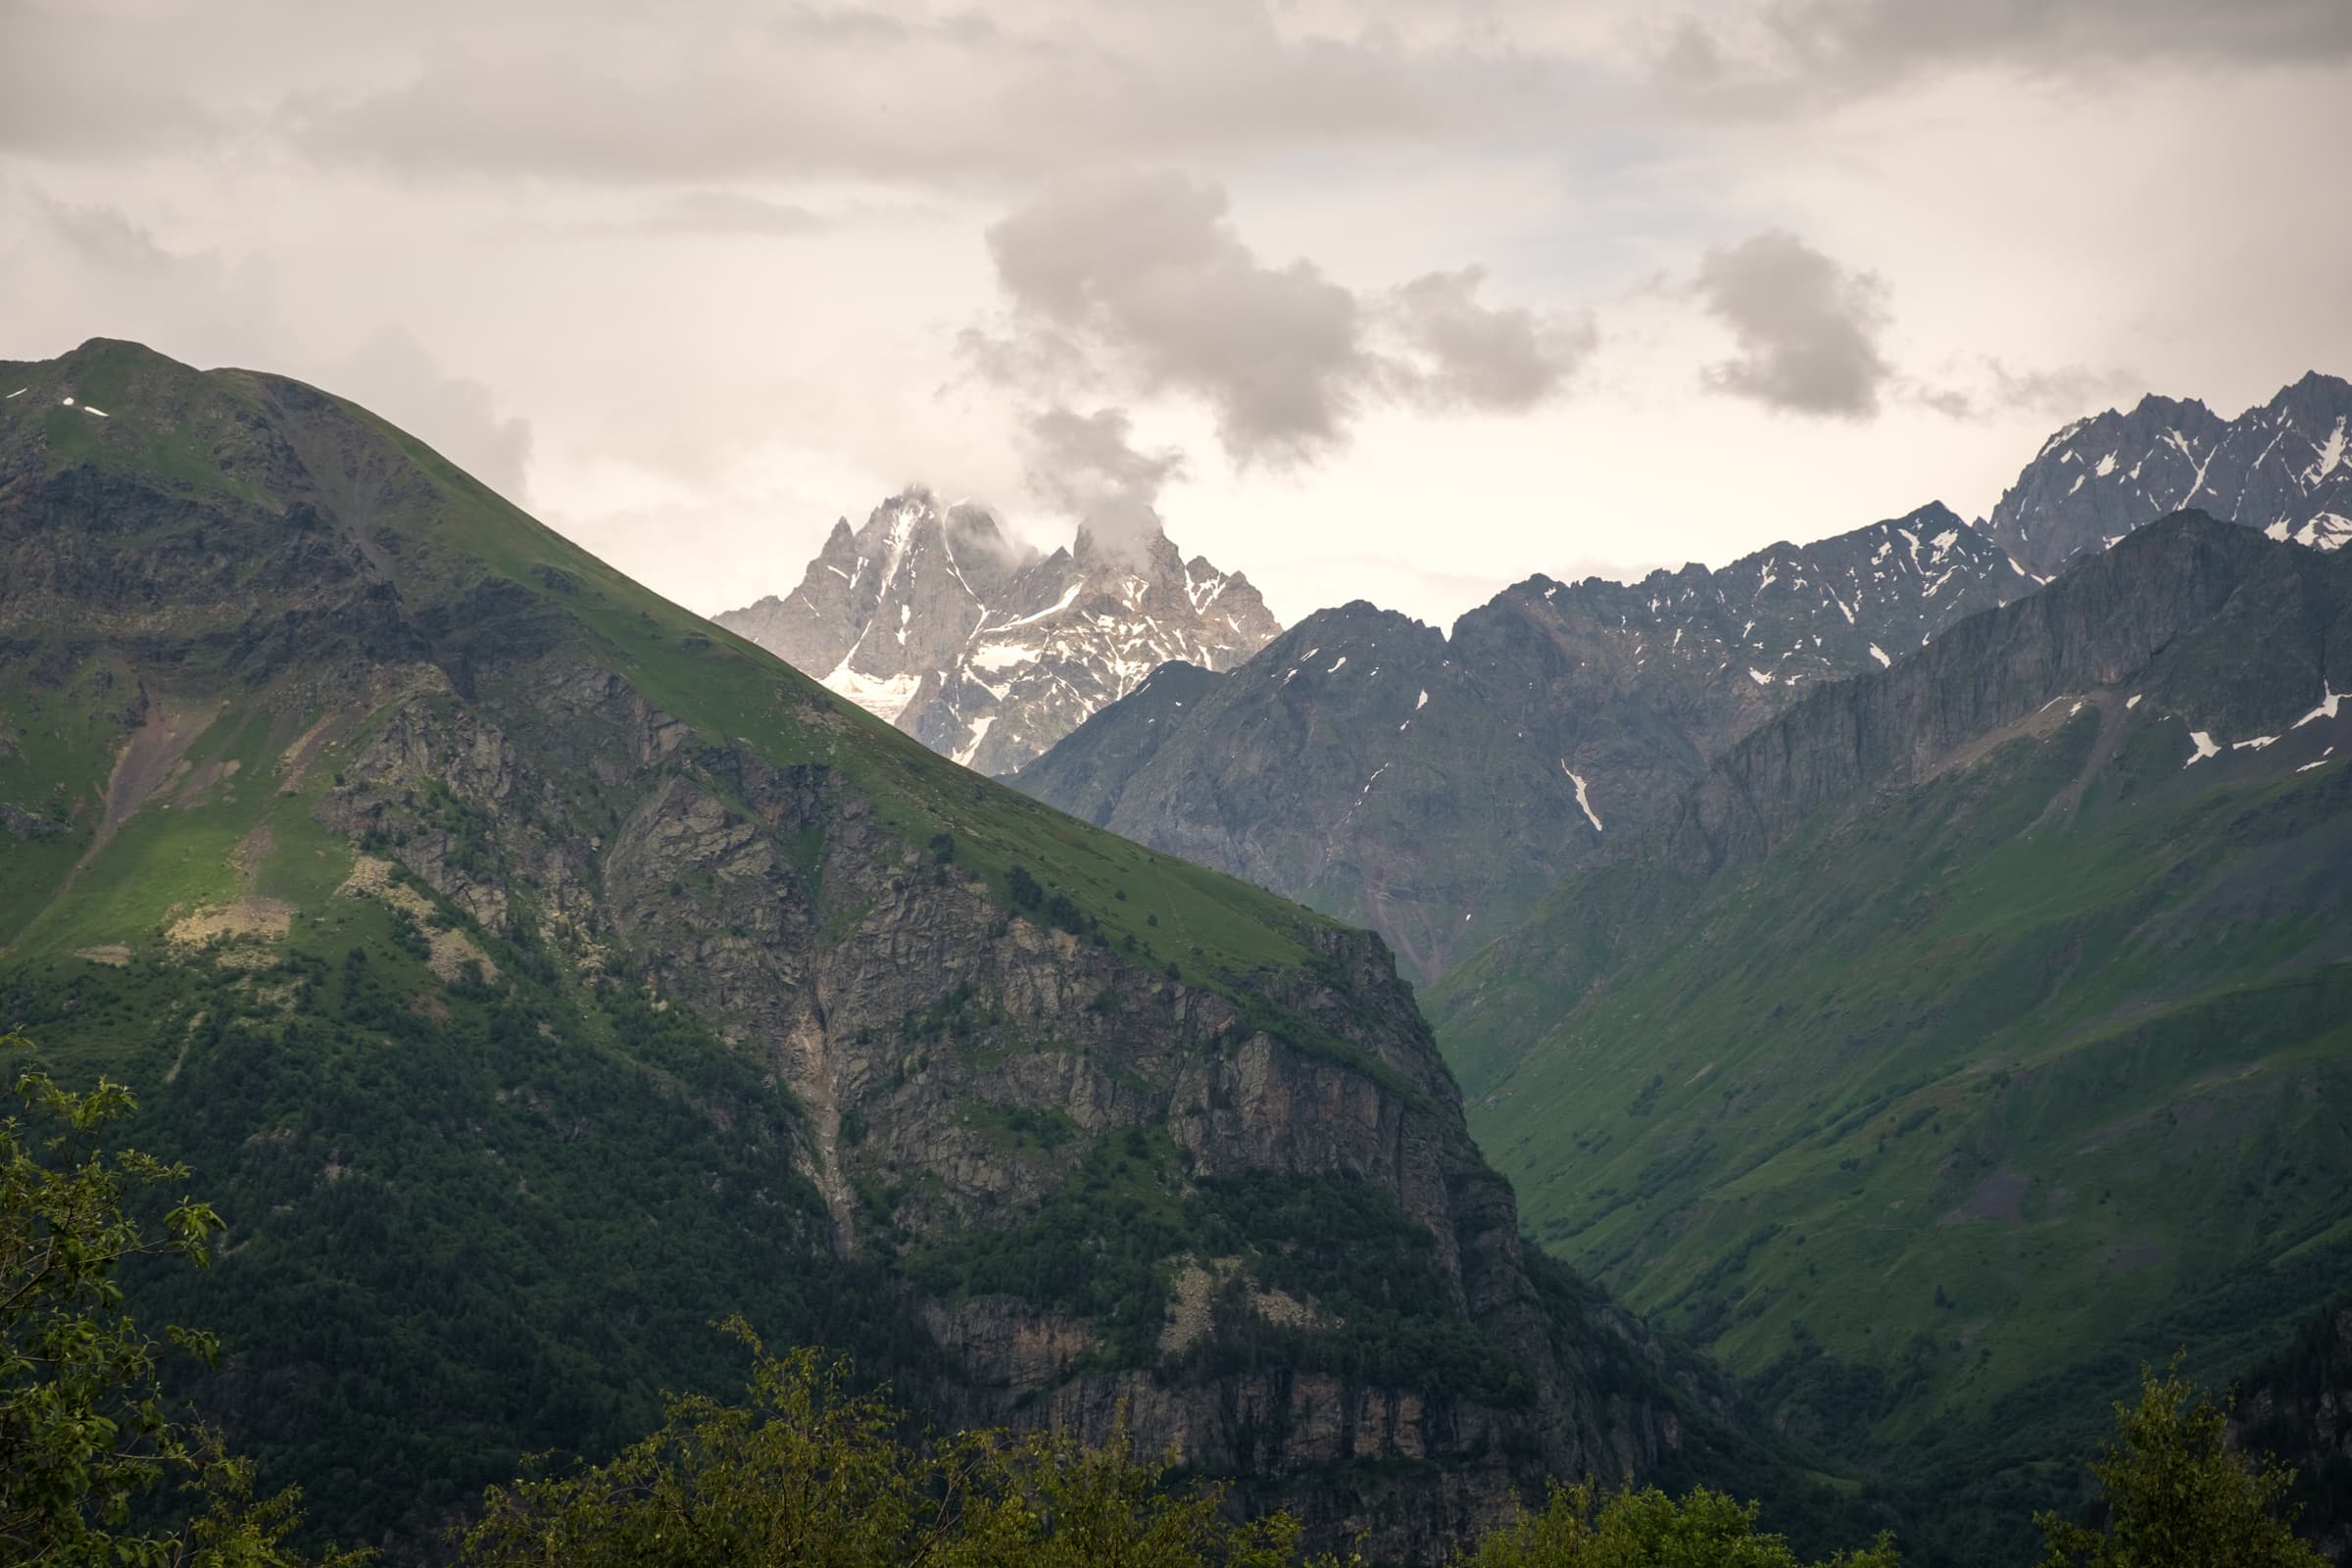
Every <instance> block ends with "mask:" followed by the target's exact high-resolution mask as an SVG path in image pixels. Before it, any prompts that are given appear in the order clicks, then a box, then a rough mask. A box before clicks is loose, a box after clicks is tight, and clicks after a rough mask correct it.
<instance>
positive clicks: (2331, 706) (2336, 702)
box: [2286, 680, 2345, 730]
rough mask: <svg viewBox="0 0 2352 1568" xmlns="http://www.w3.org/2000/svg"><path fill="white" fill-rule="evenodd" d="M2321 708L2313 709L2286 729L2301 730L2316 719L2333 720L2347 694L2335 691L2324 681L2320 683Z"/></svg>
mask: <svg viewBox="0 0 2352 1568" xmlns="http://www.w3.org/2000/svg"><path fill="white" fill-rule="evenodd" d="M2320 694H2321V695H2320V706H2319V707H2317V708H2315V709H2313V710H2312V711H2310V712H2308V713H2305V714H2304V715H2303V716H2302V717H2301V718H2298V719H2296V720H2295V721H2294V722H2293V723H2292V724H2289V725H2287V726H2286V727H2287V728H2288V729H2290V730H2295V729H2301V728H2302V727H2303V726H2304V725H2306V724H2308V723H2311V722H2312V721H2313V720H2315V719H2321V718H2333V717H2334V716H2335V711H2336V709H2337V708H2338V707H2339V706H2341V704H2342V703H2343V700H2344V697H2345V694H2344V693H2343V692H2339V691H2336V690H2334V689H2333V688H2332V687H2330V686H2329V685H2328V684H2327V682H2326V681H2324V680H2323V681H2321V682H2320Z"/></svg>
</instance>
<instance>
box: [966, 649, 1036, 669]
mask: <svg viewBox="0 0 2352 1568" xmlns="http://www.w3.org/2000/svg"><path fill="white" fill-rule="evenodd" d="M1037 655H1038V651H1037V650H1036V649H1034V648H1024V647H1022V646H1021V645H1020V644H1019V643H986V644H983V645H982V646H980V647H978V648H975V649H973V650H972V652H971V654H970V656H969V657H968V658H967V659H966V660H965V661H964V662H966V663H968V664H970V665H971V666H972V667H973V668H975V669H985V670H990V671H995V670H1000V669H1010V668H1011V667H1012V666H1013V665H1015V664H1034V663H1035V662H1037Z"/></svg>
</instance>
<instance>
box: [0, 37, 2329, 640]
mask: <svg viewBox="0 0 2352 1568" xmlns="http://www.w3.org/2000/svg"><path fill="white" fill-rule="evenodd" d="M2348 97H2352V5H2347V4H2345V3H2344V0H2234V3H2232V4H2229V5H2221V4H2213V3H2210V0H1975V3H1972V4H1969V5H1965V6H1963V5H1953V4H1948V3H1946V0H1690V3H1686V4H1680V5H1678V4H1677V0H1595V3H1592V4H1583V5H1579V4H1574V3H1570V0H1458V3H1438V0H1426V3H1424V0H1187V3H1185V4H1181V5H1172V4H1168V3H1166V0H1014V3H1009V4H987V3H974V4H958V3H939V4H926V3H922V0H882V3H876V4H870V5H861V4H858V3H857V0H848V3H843V4H822V3H818V4H808V5H785V4H767V5H761V4H754V3H751V0H738V3H732V4H703V5H689V4H677V3H673V4H666V5H654V4H650V3H647V4H639V3H631V0H565V3H563V4H555V3H552V0H502V3H499V4H495V5H483V4H480V3H479V0H465V3H458V0H403V3H402V4H399V5H377V6H368V7H357V6H348V7H347V6H335V5H319V4H317V3H310V4H295V3H290V0H206V3H205V4H203V5H201V6H198V5H182V4H172V3H167V0H70V3H68V0H0V358H16V359H36V358H46V357H48V356H50V355H53V354H57V353H60V352H62V351H64V350H66V349H68V348H71V347H72V346H73V345H74V344H75V343H77V342H79V341H81V340H82V339H84V338H87V337H90V336H95V335H106V336H118V337H135V338H138V339H141V340H143V341H146V342H148V343H151V344H153V345H154V346H156V347H157V348H160V349H162V350H164V351H165V352H167V353H170V354H172V355H174V356H176V357H178V358H181V359H184V360H188V361H191V362H194V363H197V364H203V365H218V364H237V365H248V366H256V367H261V368H273V369H279V370H284V371H287V372H289V373H293V374H297V375H300V376H303V377H305V378H306V379H310V380H314V381H318V382H320V383H322V384H325V385H328V386H331V387H333V388H335V389H337V390H339V391H343V392H346V393H348V394H349V395H352V396H355V397H357V398H359V399H360V400H362V401H363V402H366V403H368V404H369V405H371V406H372V407H374V408H376V409H377V410H379V411H380V412H382V413H383V414H385V415H387V416H388V417H392V418H394V419H396V420H397V421H399V422H401V423H403V424H405V425H407V426H409V427H410V428H412V429H414V430H416V431H417V433H419V434H421V435H423V436H424V437H425V438H426V439H428V440H430V441H432V442H434V443H435V444H436V445H438V446H440V447H442V448H443V449H444V450H445V451H447V452H448V453H449V454H451V455H452V456H453V457H455V458H456V459H458V460H459V461H460V462H462V463H464V464H465V465H466V466H468V467H470V468H472V469H473V470H474V471H475V472H477V473H479V474H481V475H482V476H484V477H485V478H487V479H489V480H491V481H492V482H493V483H495V484H497V485H498V486H499V487H500V488H501V489H503V490H505V491H506V492H507V493H508V494H510V495H512V496H513V497H515V499H516V500H517V501H519V502H521V503H523V504H524V505H525V506H527V507H529V508H530V509H531V510H532V511H534V512H535V513H537V514H538V515H540V516H542V517H544V518H545V519H547V520H548V521H549V522H551V523H553V524H555V525H556V526H558V527H560V528H562V529H564V531H565V532H567V533H569V534H571V535H572V536H573V537H575V538H577V539H579V540H580V541H581V542H583V543H584V544H586V545H588V546H589V547H590V548H592V549H594V550H596V551H598V552H599V553H600V554H602V555H604V556H606V557H608V558H609V559H611V560H613V561H614V562H615V563H617V564H620V565H621V566H623V567H624V568H626V569H628V570H630V571H632V572H634V573H635V574H636V575H638V576H640V577H642V578H644V579H645V580H647V581H648V582H650V583H652V584H653V585H654V586H656V587H657V588H659V589H661V590H662V591H663V592H665V593H667V594H669V595H670V596H671V597H673V598H675V599H678V600H679V601H681V602H683V603H685V604H687V605H690V606H692V607H693V608H695V609H698V610H702V611H705V612H715V611H718V610H722V609H726V608H731V607H732V606H735V605H737V604H741V603H743V602H745V601H747V600H749V599H751V598H753V597H756V596H757V595H758V594H760V593H763V592H769V591H782V590H784V589H786V588H789V587H790V586H791V585H792V583H794V582H795V581H797V580H798V578H799V575H800V571H801V568H802V566H803V564H805V563H806V561H807V560H808V558H809V556H810V555H811V554H812V553H813V552H814V550H815V548H816V546H817V544H818V542H819V541H820V540H821V538H822V536H823V534H824V532H825V530H826V528H827V527H828V526H829V525H830V523H831V522H832V519H833V518H834V517H835V516H837V515H843V514H848V515H851V516H852V518H853V520H857V519H861V518H862V517H863V515H864V514H865V513H866V511H867V510H868V509H870V508H871V507H872V506H873V505H874V503H875V502H877V501H878V500H880V499H881V498H882V496H883V495H885V494H887V493H888V492H890V491H892V490H894V489H896V488H898V487H900V486H902V485H905V484H907V483H908V482H910V481H920V482H924V483H928V484H929V485H931V486H933V487H934V488H936V489H938V490H940V491H941V492H943V493H944V494H947V495H950V496H965V495H968V496H972V497H976V498H979V499H982V500H985V501H986V502H988V503H989V504H991V505H992V506H994V507H995V508H996V509H997V510H998V512H999V515H1001V516H1003V517H1005V519H1006V520H1007V521H1008V522H1009V523H1010V524H1011V525H1012V526H1013V527H1014V528H1015V529H1016V530H1017V531H1020V532H1023V533H1025V534H1027V535H1029V536H1030V537H1032V538H1034V539H1037V540H1038V541H1040V542H1042V543H1048V544H1051V543H1053V542H1055V541H1056V540H1057V539H1066V538H1067V536H1068V533H1069V530H1070V528H1071V526H1072V522H1073V517H1074V515H1077V514H1082V513H1083V514H1094V515H1103V516H1115V517H1119V518H1125V519H1128V520H1130V521H1132V520H1134V519H1137V518H1141V517H1145V516H1148V515H1151V514H1152V512H1156V514H1157V515H1158V516H1159V517H1161V518H1162V519H1164V522H1165V525H1166V527H1167V530H1168V532H1169V533H1170V534H1171V535H1172V536H1173V537H1175V539H1176V540H1177V541H1178V542H1179V543H1180V544H1181V545H1182V546H1184V547H1185V548H1186V549H1187V551H1188V552H1189V551H1199V552H1202V553H1205V554H1206V555H1208V556H1209V557H1210V558H1211V559H1212V560H1213V561H1215V562H1216V563H1217V564H1219V565H1222V566H1226V567H1229V568H1231V567H1238V568H1240V569H1243V570H1245V571H1247V572H1249V573H1250V576H1251V577H1252V578H1253V579H1254V580H1256V581H1257V582H1258V583H1259V584H1260V585H1261V586H1262V587H1263V588H1264V589H1265V590H1266V594H1267V597H1268V599H1269V601H1270V602H1271V604H1272V605H1273V607H1274V609H1275V610H1276V611H1277V613H1280V614H1282V615H1283V616H1284V617H1285V618H1286V619H1289V618H1296V617H1297V616H1299V615H1300V614H1302V613H1305V612H1307V611H1309V610H1311V609H1313V608H1315V607H1317V606H1319V605H1324V604H1331V603H1336V602H1339V601H1342V600H1345V599H1348V598H1353V597H1366V598H1371V599H1374V600H1376V601H1379V602H1381V603H1383V604H1387V605H1391V606H1395V607H1397V608H1399V609H1403V610H1406V611H1409V612H1411V613H1416V614H1419V615H1422V616H1424V617H1426V618H1432V619H1441V620H1443V619H1449V618H1450V617H1451V616H1452V615H1454V614H1455V613H1459V612H1460V611H1461V610H1463V609H1465V608H1467V607H1468V606H1469V605H1471V604H1473V603H1475V602H1477V601H1479V600H1481V599H1483V598H1485V597H1486V596H1487V595H1489V594H1490V593H1492V592H1493V591H1494V590H1495V588H1497V587H1499V586H1500V585H1502V584H1503V583H1505V582H1508V581H1511V580H1514V579H1516V578H1519V577H1522V576H1525V575H1527V574H1528V573H1530V572H1532V571H1538V570H1541V571H1545V572H1549V573H1551V574H1552V575H1555V576H1573V575H1581V574H1583V573H1585V572H1587V571H1601V572H1604V573H1607V574H1611V575H1616V574H1622V573H1624V572H1628V571H1639V570H1641V569H1643V568H1646V567H1648V566H1652V565H1658V564H1681V563H1682V562H1684V561H1687V560H1699V561H1706V562H1710V563H1720V562H1722V561H1724V560H1726V559H1728V558H1730V557H1732V556H1734V555H1737V554H1740V553H1741V552H1743V551H1746V550H1749V549H1752V548H1755V547H1757V546H1760V545H1763V544H1766V543H1770V542H1771V541H1773V540H1775V539H1782V538H1789V539H1797V540H1803V539H1809V538H1814V537H1818V536H1820V535H1822V534H1826V533H1833V532H1838V531H1840V530H1842V529H1845V528H1849V527H1853V526H1857V525H1859V524H1861V523H1864V522H1868V521H1871V520H1873V519H1875V518H1878V517H1881V516H1886V515H1892V514H1895V513H1898V512H1902V511H1908V510H1909V509H1910V508H1912V507H1914V506H1917V505H1919V504H1921V503H1923V502H1925V501H1928V500H1930V499H1937V498H1940V499H1942V500H1944V501H1946V502H1948V503H1949V504H1951V505H1952V506H1954V507H1955V508H1957V509H1959V510H1960V511H1961V512H1963V513H1965V514H1967V515H1981V514H1983V513H1984V512H1985V511H1988V510H1989V509H1990V507H1991V504H1992V502H1993V500H1994V498H1995V497H1996V496H1997V495H1998V493H1999V491H2000V489H2001V487H2002V486H2003V485H2004V484H2005V483H2006V482H2007V481H2008V480H2009V479H2010V478H2012V477H2013V476H2014V475H2015V473H2016V470H2017V468H2018V467H2019V466H2021V464H2022V463H2023V462H2024V461H2025V460H2026V458H2028V457H2029V456H2030V455H2031V454H2032V452H2033V451H2034V448H2035V447H2036V446H2037V445H2038V444H2039V442H2040V440H2041V439H2042V437H2043V436H2045V435H2046V434H2047V433H2048V432H2049V431H2050V430H2051V429H2052V428H2054V427H2055V426H2056V425H2057V424H2059V423H2061V422H2063V421H2065V420H2066V419H2069V418H2072V417H2076V416H2077V415H2080V414H2083V413H2087V412H2091V411H2093V410H2096V409H2099V408H2104V407H2107V406H2109V405H2110V404H2117V403H2123V404H2128V403H2130V402H2131V401H2132V400H2134V399H2136V398H2137V397H2138V396H2139V395H2140V394H2141V393H2142V392H2145V391H2150V390H2157V391H2164V392H2168V393H2171V394H2174V395H2178V396H2195V397H2202V398H2203V399H2205V400H2206V401H2207V402H2208V403H2210V404H2212V405H2213V406H2214V407H2215V408H2216V409H2217V410H2220V411H2221V412H2223V413H2225V414H2234V413H2236V412H2237V411H2238V410H2239V409H2240V408H2242V407H2244V406H2246V405H2247V404H2249V403H2253V402H2260V401H2263V400H2265V399H2267V398H2268V397H2269V396H2270V395H2271V394H2272V393H2273V392H2274V391H2275V390H2277V388H2278V386H2280V385H2281V384H2282V383H2284V382H2286V381H2289V380H2291V379H2293V378H2294V377H2296V376H2297V375H2299V374H2301V373H2302V372H2303V371H2304V370H2306V369H2310V368H2321V369H2327V370H2332V371H2335V372H2337V373H2347V372H2352V304H2348V303H2347V301H2348V300H2352V290H2348V289H2347V286H2346V285H2345V284H2344V282H2343V280H2342V279H2343V275H2344V271H2343V260H2342V259H2343V257H2344V256H2345V255H2346V254H2347V251H2348V250H2352V200H2347V199H2346V198H2345V195H2344V191H2343V180H2342V175H2341V172H2340V159H2339V158H2338V157H2337V155H2336V152H2335V149H2334V144H2333V140H2332V135H2331V132H2332V118H2333V115H2334V106H2336V105H2340V104H2342V103H2343V102H2345V101H2347V98H2348Z"/></svg>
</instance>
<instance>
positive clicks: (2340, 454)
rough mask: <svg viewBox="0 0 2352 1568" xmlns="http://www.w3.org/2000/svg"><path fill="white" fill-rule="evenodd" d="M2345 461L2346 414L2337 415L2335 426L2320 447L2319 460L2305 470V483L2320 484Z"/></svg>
mask: <svg viewBox="0 0 2352 1568" xmlns="http://www.w3.org/2000/svg"><path fill="white" fill-rule="evenodd" d="M2343 461H2344V417H2343V416H2342V415H2340V414H2339V415H2337V416H2336V417H2335V428H2334V429H2332V430H2330V431H2328V432H2327V441H2326V442H2325V443H2324V444H2322V446H2321V447H2320V456H2319V461H2318V462H2316V463H2314V464H2313V465H2312V466H2310V467H2309V468H2306V469H2305V470H2304V472H2303V482H2304V483H2305V484H2318V483H2319V482H2320V481H2321V480H2322V479H2325V478H2327V476H2328V475H2329V474H2331V473H2333V472H2334V471H2335V470H2336V469H2337V468H2338V467H2340V466H2342V464H2343Z"/></svg>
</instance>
